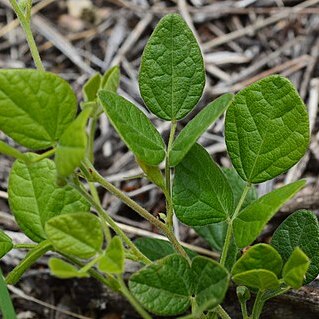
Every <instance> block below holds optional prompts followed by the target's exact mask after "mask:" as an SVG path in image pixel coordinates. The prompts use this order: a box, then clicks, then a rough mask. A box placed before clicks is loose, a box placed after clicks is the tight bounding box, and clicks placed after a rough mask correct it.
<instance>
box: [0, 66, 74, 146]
mask: <svg viewBox="0 0 319 319" xmlns="http://www.w3.org/2000/svg"><path fill="white" fill-rule="evenodd" d="M76 110H77V101H76V96H75V94H74V93H73V91H72V88H71V86H70V85H69V84H68V83H67V82H65V81H64V80H63V79H62V78H60V77H59V76H57V75H55V74H52V73H48V72H40V71H36V70H13V69H12V70H0V127H1V130H2V131H3V132H4V133H5V134H7V135H9V136H10V137H11V138H13V139H14V140H15V141H16V142H18V143H19V144H21V145H23V146H25V147H28V148H31V149H34V150H40V149H46V148H49V147H50V146H52V145H54V144H55V143H56V141H57V140H58V139H59V137H60V136H61V134H62V133H63V131H64V130H65V128H66V127H67V126H68V125H69V124H70V123H71V122H72V120H73V118H74V116H75V113H76Z"/></svg>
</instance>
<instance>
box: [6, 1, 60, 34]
mask: <svg viewBox="0 0 319 319" xmlns="http://www.w3.org/2000/svg"><path fill="white" fill-rule="evenodd" d="M54 1H55V0H44V1H41V2H39V3H37V4H36V5H35V6H34V7H33V8H32V10H31V15H34V14H36V13H37V12H39V11H41V10H42V9H44V8H45V7H47V6H48V5H49V4H51V3H52V2H54ZM0 2H1V3H2V4H4V5H6V6H7V7H10V5H9V3H8V2H7V1H6V0H0ZM18 26H19V21H18V19H15V20H13V21H11V22H10V23H9V24H7V25H5V26H4V27H3V28H1V30H0V38H1V37H3V36H4V35H5V34H7V33H8V32H10V31H11V30H13V29H14V28H16V27H18Z"/></svg>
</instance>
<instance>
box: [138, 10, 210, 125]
mask: <svg viewBox="0 0 319 319" xmlns="http://www.w3.org/2000/svg"><path fill="white" fill-rule="evenodd" d="M204 85H205V69H204V62H203V58H202V54H201V50H200V48H199V46H198V44H197V41H196V39H195V37H194V35H193V33H192V31H191V30H190V29H189V27H188V26H187V24H186V23H185V21H184V20H183V19H182V18H181V16H180V15H177V14H168V15H166V16H165V17H164V18H162V19H161V21H160V22H159V23H158V24H157V27H156V28H155V30H154V32H153V34H152V35H151V37H150V39H149V41H148V43H147V45H146V47H145V49H144V53H143V56H142V62H141V69H140V74H139V86H140V91H141V95H142V97H143V100H144V102H145V104H146V105H147V107H148V108H149V109H150V110H151V111H152V112H153V113H154V114H155V115H157V116H158V117H160V118H162V119H164V120H172V119H175V120H179V119H181V118H183V117H184V116H186V115H187V114H188V113H189V112H190V111H191V110H192V109H193V108H194V107H195V105H196V104H197V102H198V100H199V99H200V97H201V95H202V92H203V89H204Z"/></svg>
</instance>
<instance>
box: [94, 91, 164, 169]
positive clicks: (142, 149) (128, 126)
mask: <svg viewBox="0 0 319 319" xmlns="http://www.w3.org/2000/svg"><path fill="white" fill-rule="evenodd" d="M99 98H100V101H101V103H102V106H103V109H104V111H105V113H106V114H107V116H108V117H109V119H110V121H111V123H112V124H113V126H114V127H115V129H116V131H117V132H118V134H119V135H120V136H121V138H122V139H123V141H124V142H125V143H126V145H127V146H128V147H129V148H130V150H131V151H132V152H133V153H134V154H135V155H136V157H138V158H139V159H140V160H141V161H143V162H145V163H146V164H149V165H158V164H159V163H160V162H162V160H163V159H164V157H165V145H164V141H163V139H162V137H161V135H160V134H159V133H158V131H157V130H156V128H155V127H154V125H153V124H152V122H151V121H150V120H149V119H148V118H147V116H146V115H145V114H144V113H143V112H142V111H140V110H139V109H138V108H137V107H136V106H135V105H134V104H132V103H131V102H129V101H127V100H125V99H124V98H123V97H121V96H118V95H116V94H115V93H112V92H110V91H104V90H102V91H100V93H99Z"/></svg>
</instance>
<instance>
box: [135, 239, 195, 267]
mask: <svg viewBox="0 0 319 319" xmlns="http://www.w3.org/2000/svg"><path fill="white" fill-rule="evenodd" d="M134 243H135V245H136V246H137V248H138V249H139V250H140V251H141V252H142V253H143V254H144V255H145V256H146V257H147V258H149V259H150V260H152V261H154V260H157V259H161V258H164V257H166V256H168V255H172V254H174V253H175V249H174V248H173V246H172V244H171V243H170V242H169V241H166V240H163V239H157V238H147V237H144V238H138V239H137V240H135V242H134ZM184 249H185V251H186V253H187V255H188V256H189V257H190V258H191V259H192V258H194V257H196V256H197V254H196V253H195V252H193V251H192V250H190V249H187V248H185V247H184Z"/></svg>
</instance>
